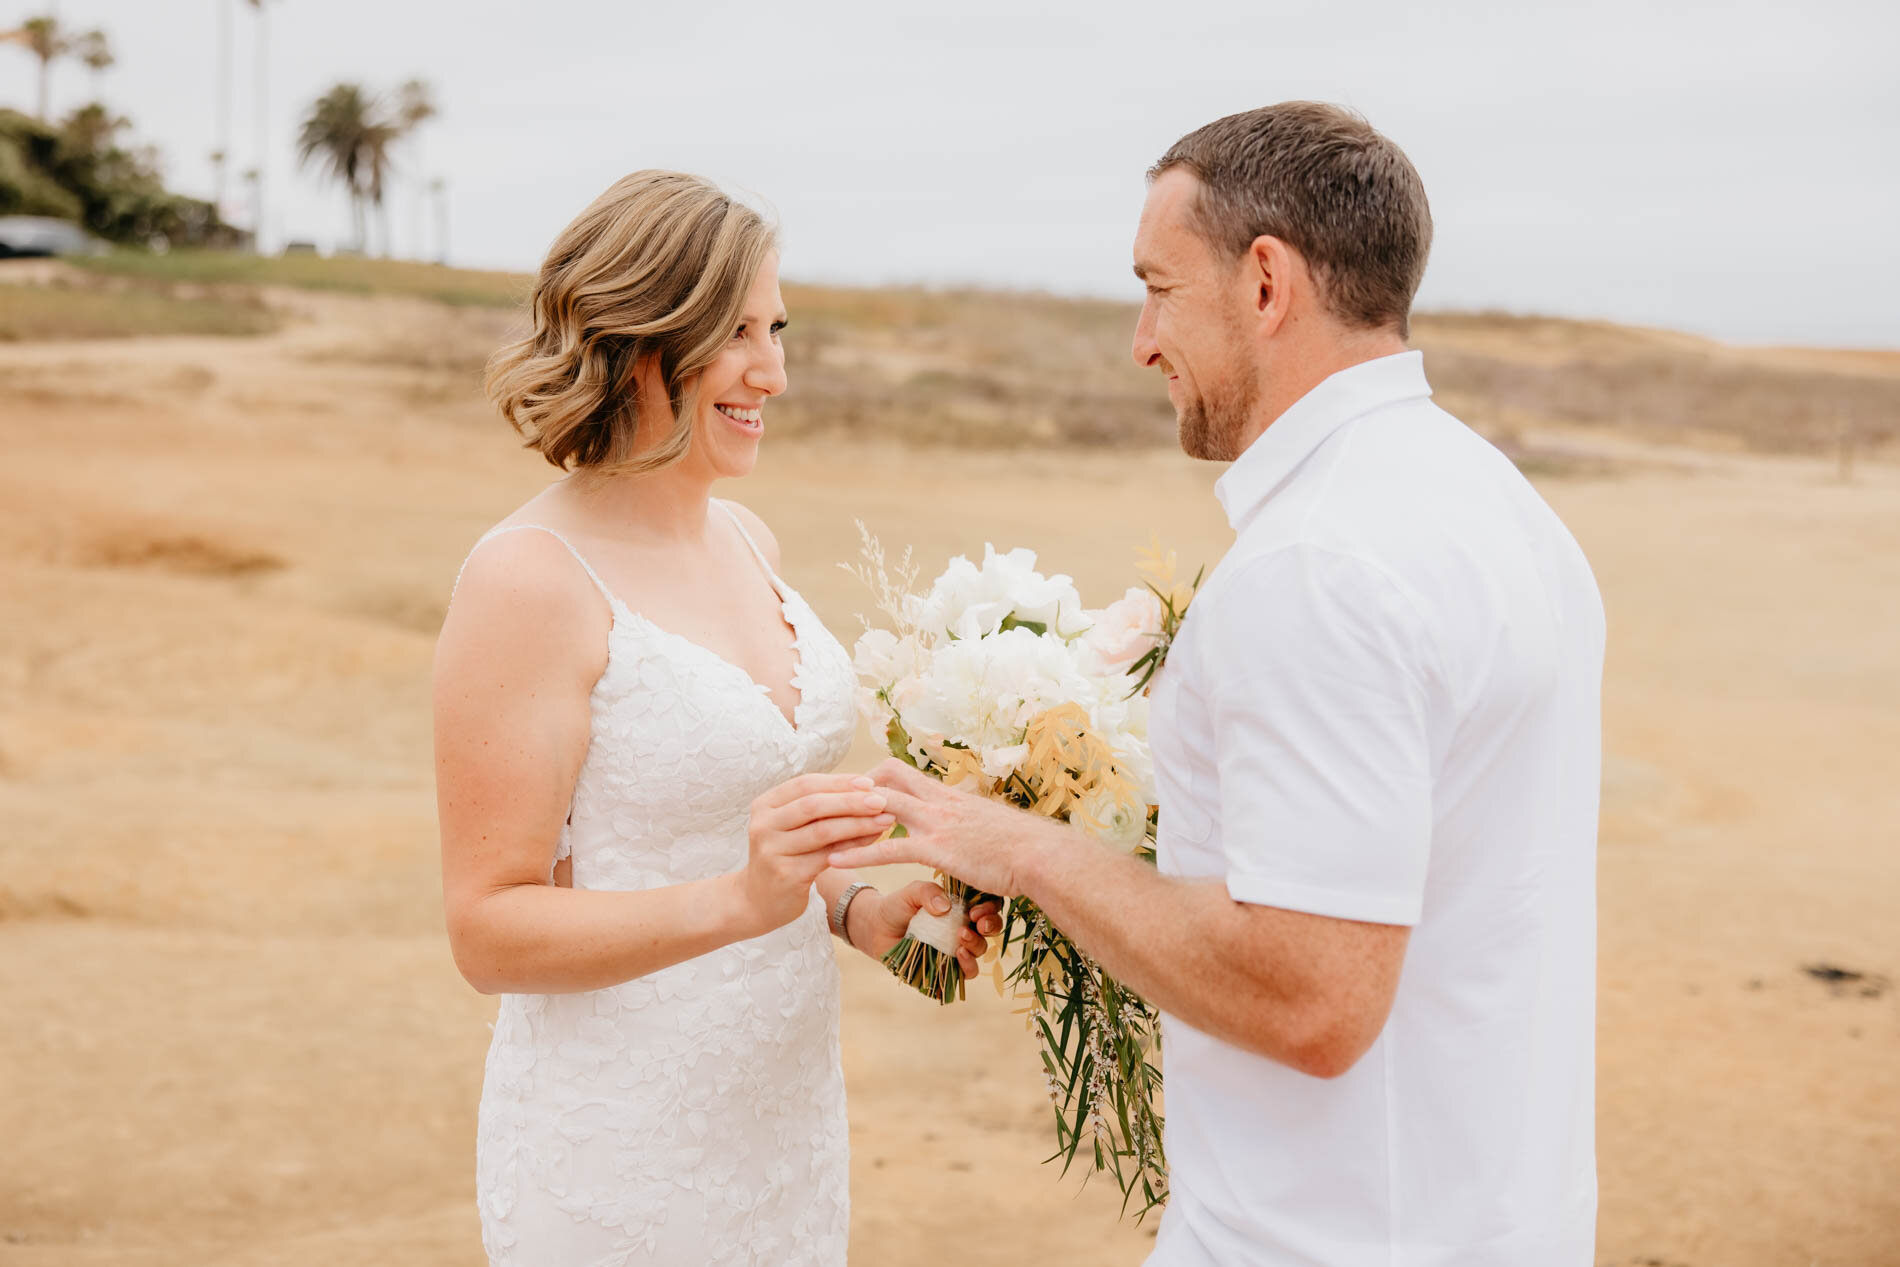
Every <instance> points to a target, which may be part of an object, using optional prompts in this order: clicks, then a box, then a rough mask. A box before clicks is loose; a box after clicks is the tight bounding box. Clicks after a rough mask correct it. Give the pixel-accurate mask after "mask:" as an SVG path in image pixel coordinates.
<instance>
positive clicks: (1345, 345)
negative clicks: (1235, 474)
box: [1237, 318, 1407, 452]
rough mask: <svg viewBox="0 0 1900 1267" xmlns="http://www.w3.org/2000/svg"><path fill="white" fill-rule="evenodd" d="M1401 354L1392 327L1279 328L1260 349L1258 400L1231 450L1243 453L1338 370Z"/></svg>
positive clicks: (1321, 323)
mask: <svg viewBox="0 0 1900 1267" xmlns="http://www.w3.org/2000/svg"><path fill="white" fill-rule="evenodd" d="M1404 351H1407V348H1406V346H1405V340H1404V338H1403V337H1401V336H1400V334H1399V332H1398V330H1397V328H1396V327H1392V326H1382V327H1379V328H1377V329H1372V330H1366V329H1353V328H1351V327H1347V326H1342V325H1340V324H1338V323H1337V322H1334V321H1331V320H1328V319H1324V318H1322V319H1319V320H1309V321H1307V322H1301V323H1289V326H1283V327H1282V328H1281V330H1280V332H1279V333H1278V334H1277V335H1276V336H1275V337H1274V339H1273V342H1272V343H1271V344H1270V345H1269V346H1267V347H1266V348H1263V349H1262V350H1261V352H1262V363H1261V364H1260V367H1259V373H1260V379H1259V381H1260V387H1261V390H1260V396H1259V399H1258V400H1257V401H1256V403H1255V406H1254V412H1253V417H1252V418H1251V419H1250V420H1249V421H1248V426H1247V430H1246V432H1245V433H1244V434H1243V435H1242V436H1241V437H1240V445H1239V449H1238V450H1237V451H1239V452H1245V451H1246V448H1247V446H1248V445H1250V444H1252V443H1253V442H1254V441H1255V440H1256V439H1258V438H1259V437H1260V434H1261V433H1262V432H1263V431H1265V430H1266V429H1267V428H1268V427H1270V426H1272V425H1273V424H1274V422H1276V421H1277V420H1278V419H1279V417H1280V415H1282V414H1284V413H1285V412H1286V411H1287V410H1289V409H1291V408H1293V406H1294V405H1295V404H1297V403H1299V401H1300V399H1301V398H1302V397H1304V396H1305V395H1306V394H1307V393H1308V392H1310V391H1312V390H1313V389H1314V388H1315V387H1318V386H1319V385H1320V384H1321V383H1323V382H1325V381H1326V380H1327V379H1329V378H1331V377H1332V376H1333V375H1335V374H1337V373H1339V371H1341V370H1345V369H1351V368H1352V367H1353V366H1355V365H1363V364H1364V363H1365V362H1367V361H1376V360H1378V359H1379V358H1380V357H1382V356H1395V355H1397V354H1398V353H1400V352H1404Z"/></svg>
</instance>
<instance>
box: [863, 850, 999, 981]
mask: <svg viewBox="0 0 1900 1267" xmlns="http://www.w3.org/2000/svg"><path fill="white" fill-rule="evenodd" d="M942 884H943V887H944V891H945V892H947V893H948V894H949V895H950V912H949V914H947V915H937V914H934V913H932V912H930V911H918V912H917V913H916V914H915V915H913V916H911V920H910V926H909V927H908V928H906V929H905V930H904V940H902V941H900V942H898V943H897V944H896V945H895V946H893V947H891V948H890V949H889V950H888V951H886V952H885V953H884V966H885V967H887V968H889V969H890V970H891V971H892V972H893V973H895V974H896V975H897V977H898V979H899V980H901V981H904V982H906V983H908V984H909V985H911V986H913V987H915V989H916V990H917V992H918V993H919V994H921V995H923V996H924V997H925V998H927V999H935V1000H936V1001H937V1002H939V1003H952V1002H955V1001H956V1000H958V999H961V998H962V997H963V967H962V965H961V964H959V963H958V962H957V941H958V939H959V938H960V937H961V936H962V933H963V927H964V925H965V924H966V923H968V922H969V911H970V908H971V907H973V906H975V905H977V904H978V903H979V902H982V901H983V900H984V899H985V897H986V896H987V895H985V894H982V893H978V892H977V891H976V890H974V889H972V888H970V887H969V886H968V885H966V884H964V883H962V882H961V881H958V880H952V879H950V878H949V877H947V876H946V877H944V878H943V880H942Z"/></svg>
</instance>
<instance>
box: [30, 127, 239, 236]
mask: <svg viewBox="0 0 1900 1267" xmlns="http://www.w3.org/2000/svg"><path fill="white" fill-rule="evenodd" d="M128 126H129V125H128V124H127V122H126V121H125V120H124V119H121V118H118V117H116V116H114V115H113V114H112V113H111V112H110V111H108V110H107V109H106V108H105V107H104V106H101V105H98V104H96V103H95V104H93V105H89V106H82V107H81V108H79V109H78V110H75V111H73V112H72V113H71V114H69V115H67V117H66V118H65V119H64V120H62V121H61V122H60V123H59V124H57V125H49V124H46V123H43V122H41V121H40V120H38V119H34V118H31V117H29V116H28V115H24V114H21V113H20V112H18V111H15V110H0V215H41V216H57V217H59V218H60V219H64V220H76V221H78V222H79V223H81V224H83V225H84V226H85V227H86V228H88V229H90V230H91V231H92V232H94V233H96V234H98V235H99V236H100V237H103V238H106V239H108V240H110V241H114V242H125V243H136V244H139V245H146V246H149V245H153V244H163V245H167V246H232V245H237V244H238V243H239V242H240V241H241V239H242V234H241V233H240V232H239V231H238V230H236V229H233V228H232V227H231V226H230V225H227V224H225V223H223V222H222V221H221V220H219V219H218V215H217V210H216V209H215V208H214V207H213V206H212V205H211V204H210V203H208V202H205V201H203V200H201V199H197V198H187V197H184V196H182V195H179V194H175V193H172V192H170V191H168V190H167V189H166V188H165V184H164V180H163V178H162V175H161V173H160V171H159V164H158V156H157V154H156V152H155V151H153V150H151V149H150V148H148V147H142V146H134V145H131V144H130V143H129V142H127V141H125V139H124V133H125V131H126V130H127V128H128Z"/></svg>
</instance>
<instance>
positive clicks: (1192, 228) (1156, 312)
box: [1133, 167, 1260, 462]
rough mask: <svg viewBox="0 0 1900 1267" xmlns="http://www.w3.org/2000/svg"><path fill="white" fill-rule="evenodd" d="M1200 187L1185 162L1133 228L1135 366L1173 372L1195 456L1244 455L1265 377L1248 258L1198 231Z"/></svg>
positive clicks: (1174, 392) (1169, 174) (1178, 416)
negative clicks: (1137, 288) (1138, 291)
mask: <svg viewBox="0 0 1900 1267" xmlns="http://www.w3.org/2000/svg"><path fill="white" fill-rule="evenodd" d="M1199 189H1200V182H1199V181H1198V180H1197V179H1196V178H1195V177H1194V175H1193V174H1192V173H1191V172H1189V171H1187V170H1186V169H1185V168H1180V167H1175V168H1170V169H1169V170H1168V171H1165V172H1163V173H1162V174H1161V175H1160V176H1159V177H1157V178H1156V179H1155V182H1154V184H1153V185H1152V186H1150V187H1149V190H1148V201H1147V203H1146V204H1145V205H1144V206H1143V207H1142V211H1141V226H1140V228H1139V229H1137V230H1136V233H1135V276H1137V277H1139V278H1141V280H1142V283H1143V284H1144V285H1145V286H1146V287H1147V290H1148V297H1147V299H1146V301H1145V302H1144V303H1143V304H1142V306H1141V321H1140V322H1139V323H1138V324H1137V325H1136V326H1135V343H1134V348H1133V353H1134V357H1135V364H1137V365H1139V366H1141V367H1142V368H1144V369H1157V370H1160V371H1161V372H1162V373H1163V374H1165V375H1167V379H1168V399H1169V401H1171V402H1172V403H1173V405H1174V416H1175V422H1176V425H1177V426H1178V427H1179V429H1180V434H1181V448H1182V449H1183V450H1184V451H1185V452H1186V453H1187V454H1188V456H1189V457H1196V458H1206V459H1209V460H1211V461H1216V462H1225V461H1231V460H1232V459H1234V458H1236V457H1238V456H1240V440H1241V436H1242V434H1243V433H1244V431H1245V430H1246V427H1247V422H1248V419H1249V418H1251V417H1252V415H1253V411H1254V404H1255V402H1256V400H1257V399H1258V397H1259V394H1260V393H1259V377H1258V367H1257V365H1256V363H1255V356H1254V350H1253V348H1252V345H1251V342H1250V340H1249V338H1248V325H1247V320H1246V317H1247V313H1248V308H1247V300H1248V295H1249V293H1250V292H1249V290H1248V288H1247V287H1246V286H1245V285H1244V284H1243V283H1242V281H1241V272H1240V266H1241V262H1242V261H1241V260H1223V259H1221V258H1219V257H1218V255H1217V254H1216V252H1215V251H1214V250H1213V249H1212V248H1211V247H1210V246H1209V245H1208V243H1207V240H1206V238H1205V237H1203V236H1202V234H1201V233H1200V231H1199V229H1198V227H1197V226H1196V223H1195V219H1194V201H1195V197H1196V195H1197V194H1198V192H1199ZM1243 258H1244V257H1243Z"/></svg>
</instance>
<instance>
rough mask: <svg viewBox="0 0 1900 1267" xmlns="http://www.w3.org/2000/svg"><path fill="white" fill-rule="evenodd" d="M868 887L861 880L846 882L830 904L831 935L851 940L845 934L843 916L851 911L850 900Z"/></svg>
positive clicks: (874, 890)
mask: <svg viewBox="0 0 1900 1267" xmlns="http://www.w3.org/2000/svg"><path fill="white" fill-rule="evenodd" d="M870 888H871V886H870V885H868V884H866V883H865V882H864V881H862V880H859V881H856V882H855V883H852V884H847V885H846V886H845V889H844V892H842V893H840V894H839V895H838V900H837V901H835V902H833V903H832V904H831V935H832V936H833V937H843V938H844V940H845V941H847V942H848V941H850V940H851V939H850V938H849V937H846V936H845V931H844V917H845V916H846V915H848V914H850V912H851V900H852V899H853V898H855V897H857V895H858V894H860V893H862V892H864V890H866V889H870ZM871 891H872V892H873V893H875V892H877V890H876V889H871Z"/></svg>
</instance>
